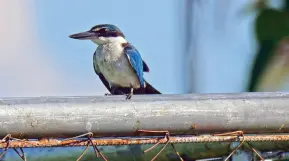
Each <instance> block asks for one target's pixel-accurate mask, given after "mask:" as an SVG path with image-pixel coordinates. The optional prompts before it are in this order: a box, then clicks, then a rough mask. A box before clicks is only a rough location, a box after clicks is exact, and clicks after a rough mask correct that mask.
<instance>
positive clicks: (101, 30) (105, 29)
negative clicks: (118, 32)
mask: <svg viewBox="0 0 289 161" xmlns="http://www.w3.org/2000/svg"><path fill="white" fill-rule="evenodd" d="M106 31H108V29H107V28H101V29H99V30H98V32H106Z"/></svg>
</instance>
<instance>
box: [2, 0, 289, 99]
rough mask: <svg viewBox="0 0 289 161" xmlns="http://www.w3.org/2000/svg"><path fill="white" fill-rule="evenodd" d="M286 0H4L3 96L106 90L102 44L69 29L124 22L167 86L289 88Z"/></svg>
mask: <svg viewBox="0 0 289 161" xmlns="http://www.w3.org/2000/svg"><path fill="white" fill-rule="evenodd" d="M288 3H289V2H288V1H286V0H267V1H266V0H234V1H232V0H218V1H216V0H183V1H177V0H158V1H153V0H146V1H133V0H122V1H112V0H106V1H95V0H85V1H77V0H63V1H57V0H50V1H44V0H38V1H36V0H25V1H23V0H1V1H0V20H1V25H0V54H1V59H0V73H1V79H0V89H1V90H0V97H15V96H21V97H29V96H64V95H65V96H75V95H104V93H106V92H107V91H106V89H105V87H104V86H103V84H102V83H101V81H100V80H99V79H98V77H97V76H96V75H95V73H94V70H93V66H92V55H93V52H94V50H95V49H96V46H95V45H94V44H93V43H92V42H90V41H77V40H73V39H70V38H68V35H70V34H73V33H77V32H81V31H86V30H88V29H90V28H91V27H92V26H94V25H96V24H102V23H110V24H114V25H117V26H118V27H119V28H120V29H121V30H122V31H123V32H124V34H125V35H126V37H127V39H128V41H129V42H131V43H132V44H133V45H134V46H135V47H136V48H137V49H138V50H139V51H140V53H141V54H142V57H143V59H144V60H145V61H146V62H147V64H148V66H149V67H150V69H151V70H150V73H147V74H145V78H146V79H147V80H148V81H149V82H151V84H153V85H154V86H155V87H156V88H157V89H158V90H160V91H161V92H162V93H164V94H179V93H228V92H246V91H250V92H253V91H286V90H287V89H289V83H288V82H289V81H288V74H289V68H288V67H289V62H288V61H289V57H288V52H289V46H288V43H289V40H288V38H287V35H289V15H288V11H289V4H288Z"/></svg>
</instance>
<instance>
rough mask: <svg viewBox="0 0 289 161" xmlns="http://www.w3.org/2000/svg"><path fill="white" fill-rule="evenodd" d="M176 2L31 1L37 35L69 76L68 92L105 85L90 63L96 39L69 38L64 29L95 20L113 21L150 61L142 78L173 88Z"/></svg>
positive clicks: (68, 30) (166, 89) (78, 29)
mask: <svg viewBox="0 0 289 161" xmlns="http://www.w3.org/2000/svg"><path fill="white" fill-rule="evenodd" d="M176 5H177V3H176V1H173V0H159V1H153V0H148V1H131V0H122V1H112V0H106V1H95V0H86V1H77V0H69V1H68V0H64V1H57V0H50V1H44V0H42V1H35V8H36V11H35V13H36V29H37V35H38V40H39V41H40V42H41V43H42V46H43V47H44V48H46V50H47V51H48V52H47V53H49V56H50V57H51V58H52V59H53V60H52V61H53V62H54V64H55V66H56V67H57V68H58V69H59V71H62V73H63V74H65V75H66V76H65V77H66V78H69V79H66V81H68V82H67V85H68V86H70V87H71V90H68V91H69V93H70V94H71V95H73V94H74V93H75V94H77V93H79V92H78V91H82V92H80V93H83V94H86V93H87V94H94V93H95V92H94V91H96V90H99V91H103V90H104V87H103V86H102V84H101V83H100V81H99V79H98V77H97V76H96V75H95V74H94V71H93V67H92V54H93V52H94V50H95V49H96V45H94V44H93V43H92V42H90V41H78V40H73V39H69V38H68V35H70V34H73V33H77V32H81V31H85V30H88V29H90V28H91V27H92V26H94V25H96V24H101V23H110V24H115V25H117V26H118V27H119V28H120V29H121V30H122V31H123V32H124V34H125V35H126V37H127V39H128V41H130V42H131V43H132V44H133V45H134V46H135V47H136V48H137V49H138V50H139V51H140V52H141V54H142V57H143V59H144V60H145V61H146V62H147V64H148V65H149V67H150V69H151V71H150V73H149V74H146V75H145V77H146V79H147V80H148V81H149V82H151V83H152V84H153V85H154V86H155V87H156V88H157V89H159V90H160V91H162V92H163V93H176V92H179V88H178V86H177V83H176V76H177V74H175V73H178V72H177V71H176V69H175V68H174V66H175V65H176V58H177V56H178V55H177V54H178V53H176V51H177V48H176V47H177V46H176V45H175V43H176V42H175V41H176V40H175V36H176V34H175V33H176V23H175V21H176V19H177V13H176V12H177V11H178V10H176V8H177V7H176ZM180 54H181V53H180ZM160 73H161V74H160ZM97 94H98V93H97Z"/></svg>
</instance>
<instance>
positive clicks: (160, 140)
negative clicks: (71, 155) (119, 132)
mask: <svg viewBox="0 0 289 161" xmlns="http://www.w3.org/2000/svg"><path fill="white" fill-rule="evenodd" d="M138 131H139V132H141V133H158V134H160V135H158V136H155V135H154V136H145V137H129V138H128V137H115V138H105V137H102V138H93V133H91V132H89V133H84V134H81V135H78V136H75V137H72V138H65V139H56V138H52V139H51V138H49V139H45V138H42V139H40V140H35V139H18V138H14V137H12V135H11V134H7V135H6V136H5V137H4V138H3V139H2V140H1V141H0V148H3V151H2V152H1V153H0V159H1V158H2V157H3V156H4V154H5V153H6V152H7V150H8V149H9V148H12V149H13V150H14V151H15V152H16V153H17V155H18V156H19V157H20V158H21V159H22V160H24V161H26V155H25V153H24V151H23V149H22V148H40V147H74V146H85V149H84V151H83V152H82V153H81V154H80V156H79V157H78V158H77V159H76V161H79V160H80V159H81V158H82V157H83V156H84V154H85V153H86V151H87V150H88V148H89V146H92V147H93V149H94V153H95V156H96V157H101V158H102V159H103V160H104V161H108V159H107V158H106V157H105V156H104V155H103V154H102V153H101V151H100V150H99V149H98V148H97V146H111V145H113V146H118V145H139V144H154V145H153V146H152V147H150V148H149V149H147V150H145V151H144V153H146V152H149V151H151V150H152V149H154V148H155V147H156V146H157V145H159V144H164V146H163V147H162V148H161V150H160V151H159V152H158V153H157V154H156V155H155V156H154V157H153V158H152V161H153V160H155V159H156V158H157V157H158V156H159V154H160V153H161V152H162V151H163V150H164V149H165V148H166V147H167V145H168V144H170V145H171V147H172V148H173V151H174V152H175V154H176V155H177V156H178V158H179V160H181V161H183V159H182V157H181V156H180V154H179V153H178V151H177V150H176V148H175V146H174V144H175V143H178V144H180V143H213V142H214V143H216V142H240V144H239V145H238V146H237V147H236V148H235V149H234V150H232V152H231V153H230V154H229V155H228V156H227V158H226V159H225V160H228V159H229V158H230V157H231V156H232V155H233V154H234V153H235V152H236V151H237V150H238V149H240V147H241V146H242V145H243V144H244V142H283V141H289V135H272V134H270V135H244V133H243V132H242V131H235V132H229V133H222V134H213V135H201V136H170V133H169V131H150V130H138ZM246 145H247V146H249V149H250V150H252V151H253V152H254V153H255V154H256V155H257V156H258V157H259V159H261V160H264V159H263V158H262V156H261V155H260V154H259V153H258V152H257V150H256V149H255V148H251V147H250V145H249V144H246ZM17 148H19V149H20V151H18V150H17Z"/></svg>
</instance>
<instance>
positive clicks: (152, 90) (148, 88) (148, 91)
mask: <svg viewBox="0 0 289 161" xmlns="http://www.w3.org/2000/svg"><path fill="white" fill-rule="evenodd" d="M144 90H145V94H161V92H159V91H158V90H157V89H155V88H154V87H153V86H152V85H150V84H149V83H148V82H147V81H146V87H145V89H144Z"/></svg>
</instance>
